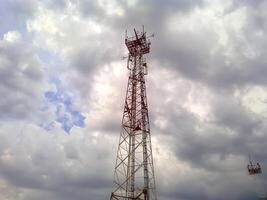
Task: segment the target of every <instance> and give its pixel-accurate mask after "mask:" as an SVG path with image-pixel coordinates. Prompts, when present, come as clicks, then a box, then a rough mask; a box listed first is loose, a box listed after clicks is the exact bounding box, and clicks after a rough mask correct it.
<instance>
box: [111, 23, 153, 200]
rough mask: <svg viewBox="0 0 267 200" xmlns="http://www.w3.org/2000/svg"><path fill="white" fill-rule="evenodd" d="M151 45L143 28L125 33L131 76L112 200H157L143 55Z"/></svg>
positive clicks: (145, 68) (145, 64) (145, 67)
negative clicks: (129, 35)
mask: <svg viewBox="0 0 267 200" xmlns="http://www.w3.org/2000/svg"><path fill="white" fill-rule="evenodd" d="M150 44H151V43H150V41H149V40H148V39H147V36H146V32H145V31H144V28H143V30H142V32H140V33H139V32H137V31H136V30H135V29H134V36H131V37H128V36H127V32H126V36H125V45H126V46H127V48H128V51H129V53H128V61H127V68H128V69H129V71H130V72H129V79H128V86H127V92H126V98H125V105H124V112H123V117H122V125H121V133H120V140H119V146H118V151H117V158H116V165H115V171H114V184H113V191H112V193H111V196H110V199H111V200H114V199H116V200H128V199H131V200H134V199H136V200H156V199H157V197H156V186H155V176H154V167H153V156H152V147H151V135H150V126H149V116H148V106H147V96H146V84H145V75H147V63H146V60H145V58H144V54H148V53H149V51H150Z"/></svg>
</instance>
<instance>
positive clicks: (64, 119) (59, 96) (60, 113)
mask: <svg viewBox="0 0 267 200" xmlns="http://www.w3.org/2000/svg"><path fill="white" fill-rule="evenodd" d="M53 83H54V84H55V86H56V91H46V92H45V98H46V100H47V101H48V102H50V104H52V105H53V106H55V107H56V112H55V114H56V119H55V121H56V122H58V123H60V124H61V127H62V129H63V130H64V131H65V132H67V133H70V131H71V129H72V128H73V127H74V126H77V127H81V128H83V127H84V125H85V122H84V121H85V117H84V116H83V115H82V113H81V112H80V111H78V110H75V109H74V106H73V99H72V98H71V96H70V95H68V94H67V92H66V91H65V90H64V89H63V87H62V85H61V82H60V80H58V79H53ZM53 126H54V124H53V123H51V122H50V123H48V124H47V125H45V126H44V125H43V126H42V127H44V128H45V129H46V130H51V129H52V128H53Z"/></svg>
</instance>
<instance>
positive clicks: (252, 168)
mask: <svg viewBox="0 0 267 200" xmlns="http://www.w3.org/2000/svg"><path fill="white" fill-rule="evenodd" d="M247 168H248V173H249V175H256V174H261V173H262V171H261V166H260V164H259V163H257V164H256V165H255V164H253V163H252V161H251V160H250V161H249V164H248V166H247Z"/></svg>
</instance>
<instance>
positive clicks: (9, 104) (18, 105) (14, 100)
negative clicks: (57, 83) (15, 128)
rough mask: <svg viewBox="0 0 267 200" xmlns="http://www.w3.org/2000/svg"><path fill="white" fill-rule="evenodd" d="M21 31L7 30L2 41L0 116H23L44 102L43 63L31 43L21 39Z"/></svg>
mask: <svg viewBox="0 0 267 200" xmlns="http://www.w3.org/2000/svg"><path fill="white" fill-rule="evenodd" d="M20 37H21V36H20V33H19V32H16V31H11V32H7V33H6V34H5V35H4V39H3V40H0V63H1V74H0V82H1V87H0V94H1V96H2V97H4V98H2V99H1V101H0V110H1V114H0V118H1V119H2V120H7V119H10V120H12V119H23V118H25V119H26V118H28V117H29V116H31V113H32V112H36V111H37V110H38V109H39V108H38V106H39V103H40V102H41V101H42V97H41V96H42V91H41V90H42V88H45V87H46V84H45V83H44V79H45V76H44V74H43V69H42V63H41V61H40V59H39V57H38V55H37V54H36V53H35V52H34V49H33V48H32V46H31V45H28V44H27V43H26V42H24V41H23V40H20Z"/></svg>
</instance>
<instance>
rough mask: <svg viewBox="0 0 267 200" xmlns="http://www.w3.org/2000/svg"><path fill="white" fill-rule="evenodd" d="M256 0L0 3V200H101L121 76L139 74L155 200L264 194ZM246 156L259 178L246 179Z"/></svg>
mask: <svg viewBox="0 0 267 200" xmlns="http://www.w3.org/2000/svg"><path fill="white" fill-rule="evenodd" d="M266 10H267V1H264V0H145V1H142V0H128V1H127V0H57V1H53V0H40V1H37V0H1V5H0V96H1V99H0V199H1V200H47V199H53V200H91V199H92V200H93V199H94V200H104V199H109V196H110V193H111V191H112V180H113V172H114V167H115V159H116V150H117V146H118V141H119V133H120V125H121V124H120V123H121V118H122V111H123V106H124V105H123V104H124V97H125V93H126V86H127V79H128V73H129V71H128V70H127V67H126V60H123V59H122V58H123V57H124V56H127V49H126V47H125V44H124V39H125V38H124V37H125V30H126V29H127V30H128V34H129V35H131V34H133V29H134V28H136V29H138V30H141V28H142V25H144V26H145V29H146V31H147V33H148V34H153V33H154V34H155V37H154V38H151V52H150V54H149V55H147V56H146V59H147V64H148V71H149V72H148V75H147V76H146V83H147V94H148V104H149V115H150V126H151V135H152V148H153V156H154V168H155V177H156V187H157V195H158V199H160V200H196V199H202V200H225V199H227V200H253V199H258V197H259V196H262V195H264V194H265V193H266V192H267V173H266V170H267V154H266V148H267V131H266V130H267V120H266V119H267V78H266V77H267V60H266V55H267V40H266V37H267V13H266ZM249 157H250V158H251V159H252V160H253V161H254V162H260V164H261V165H262V171H263V173H262V174H261V175H257V176H249V175H248V172H247V164H248V162H249Z"/></svg>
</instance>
